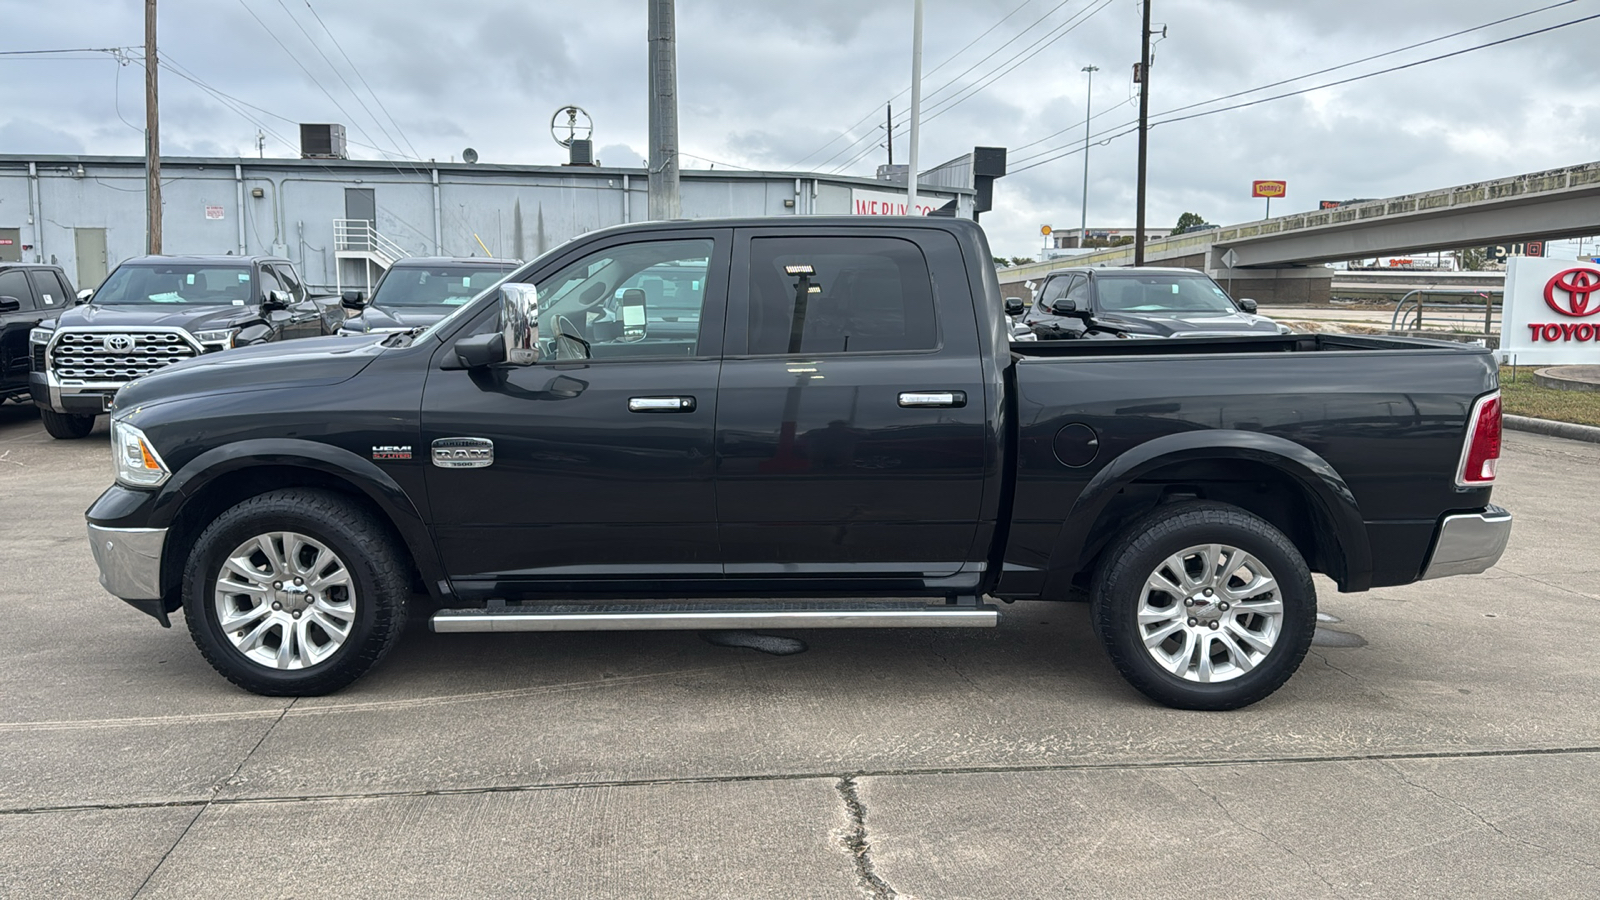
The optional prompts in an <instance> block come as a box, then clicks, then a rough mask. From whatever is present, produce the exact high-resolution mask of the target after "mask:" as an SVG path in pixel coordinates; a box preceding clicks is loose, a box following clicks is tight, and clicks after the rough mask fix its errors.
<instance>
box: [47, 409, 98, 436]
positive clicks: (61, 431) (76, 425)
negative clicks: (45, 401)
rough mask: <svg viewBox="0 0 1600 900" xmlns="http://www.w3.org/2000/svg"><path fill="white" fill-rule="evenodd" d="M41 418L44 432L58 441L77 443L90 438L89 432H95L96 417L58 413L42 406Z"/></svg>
mask: <svg viewBox="0 0 1600 900" xmlns="http://www.w3.org/2000/svg"><path fill="white" fill-rule="evenodd" d="M39 418H40V419H41V420H43V421H44V430H45V431H48V432H50V436H51V437H53V438H56V439H58V440H63V441H75V440H77V439H78V438H82V437H88V436H89V432H91V431H93V430H94V416H80V415H77V414H75V413H58V412H56V411H55V410H53V409H45V408H44V407H42V406H41V407H39Z"/></svg>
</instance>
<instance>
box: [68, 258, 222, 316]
mask: <svg viewBox="0 0 1600 900" xmlns="http://www.w3.org/2000/svg"><path fill="white" fill-rule="evenodd" d="M250 278H251V276H250V267H249V266H247V265H245V266H227V265H215V264H210V263H207V264H198V265H196V264H190V265H183V264H177V263H174V264H170V265H155V266H122V267H120V268H118V269H117V270H116V271H115V272H112V273H111V277H110V278H107V279H106V283H105V284H102V285H100V288H99V289H98V290H96V291H95V292H94V302H95V303H98V304H100V305H102V306H123V305H133V304H136V303H171V304H188V305H191V306H244V305H245V304H246V303H249V302H250V295H251V287H252V286H251V284H250Z"/></svg>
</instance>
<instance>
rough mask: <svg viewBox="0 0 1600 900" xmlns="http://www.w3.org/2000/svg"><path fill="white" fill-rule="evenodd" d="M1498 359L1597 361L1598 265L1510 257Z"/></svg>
mask: <svg viewBox="0 0 1600 900" xmlns="http://www.w3.org/2000/svg"><path fill="white" fill-rule="evenodd" d="M1500 358H1501V360H1502V361H1503V362H1511V361H1513V360H1515V361H1516V363H1517V365H1519V366H1527V365H1546V366H1559V365H1583V364H1600V265H1596V264H1594V263H1590V262H1580V261H1578V260H1560V259H1542V258H1538V257H1531V256H1514V257H1512V258H1511V259H1510V260H1509V261H1508V262H1507V263H1506V294H1505V307H1504V309H1503V310H1502V311H1501V316H1500Z"/></svg>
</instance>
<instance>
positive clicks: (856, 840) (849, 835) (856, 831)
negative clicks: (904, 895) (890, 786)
mask: <svg viewBox="0 0 1600 900" xmlns="http://www.w3.org/2000/svg"><path fill="white" fill-rule="evenodd" d="M834 788H835V789H836V790H837V791H838V792H839V799H840V800H843V801H844V809H845V814H846V815H848V816H849V818H850V830H849V831H847V832H845V833H844V835H843V836H842V840H843V841H844V846H845V849H846V850H848V851H850V855H851V857H853V858H854V859H855V864H856V886H857V887H859V888H860V889H861V893H862V894H864V895H866V896H868V897H871V898H872V900H894V898H895V897H898V896H900V895H899V894H898V893H896V892H895V889H894V888H892V887H890V886H889V883H888V882H886V881H884V880H883V879H882V878H881V877H879V876H878V872H877V870H876V869H875V868H874V867H873V865H872V842H871V841H869V840H868V839H867V805H866V804H865V803H862V802H861V794H860V793H859V792H858V791H857V790H856V779H855V776H853V775H846V776H845V777H843V778H840V779H839V781H838V783H837V784H836V785H834Z"/></svg>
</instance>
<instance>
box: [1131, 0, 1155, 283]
mask: <svg viewBox="0 0 1600 900" xmlns="http://www.w3.org/2000/svg"><path fill="white" fill-rule="evenodd" d="M1151 2H1152V0H1144V26H1143V31H1142V32H1141V35H1142V38H1141V41H1140V43H1142V44H1143V50H1142V51H1141V57H1140V60H1139V191H1138V193H1139V200H1138V204H1139V210H1138V213H1137V215H1136V222H1135V224H1134V235H1133V264H1134V265H1136V266H1142V265H1144V180H1145V179H1144V171H1145V153H1146V145H1148V144H1149V143H1150V4H1151Z"/></svg>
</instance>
